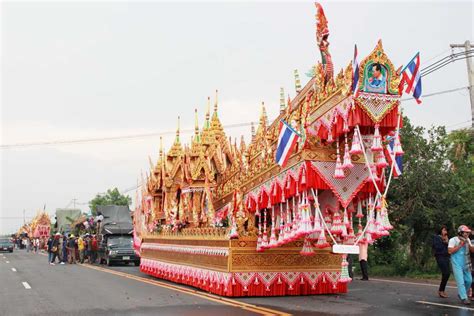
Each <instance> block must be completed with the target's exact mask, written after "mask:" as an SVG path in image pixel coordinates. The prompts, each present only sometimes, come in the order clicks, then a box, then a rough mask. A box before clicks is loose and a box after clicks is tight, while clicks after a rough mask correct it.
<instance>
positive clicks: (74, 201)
mask: <svg viewBox="0 0 474 316" xmlns="http://www.w3.org/2000/svg"><path fill="white" fill-rule="evenodd" d="M76 200H77V199H76V198H73V199H72V203H73V205H74V206H73V208H76Z"/></svg>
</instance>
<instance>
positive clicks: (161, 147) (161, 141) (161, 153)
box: [160, 136, 163, 159]
mask: <svg viewBox="0 0 474 316" xmlns="http://www.w3.org/2000/svg"><path fill="white" fill-rule="evenodd" d="M160 159H163V137H162V136H160Z"/></svg>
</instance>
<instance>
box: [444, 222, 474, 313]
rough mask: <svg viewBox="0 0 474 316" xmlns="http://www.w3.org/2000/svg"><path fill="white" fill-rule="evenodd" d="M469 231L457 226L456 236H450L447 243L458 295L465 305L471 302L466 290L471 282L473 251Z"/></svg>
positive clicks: (465, 227) (463, 226) (462, 226)
mask: <svg viewBox="0 0 474 316" xmlns="http://www.w3.org/2000/svg"><path fill="white" fill-rule="evenodd" d="M470 233H471V230H470V229H469V227H467V226H466V225H461V226H459V228H458V236H456V237H453V238H451V239H450V240H449V243H448V252H449V254H450V255H451V266H452V269H453V275H454V279H455V280H456V285H457V288H458V297H459V298H460V299H461V301H462V302H463V303H464V304H466V305H469V304H471V302H470V301H469V299H468V297H467V292H468V291H469V288H470V287H471V283H472V275H471V270H472V268H471V256H470V252H472V251H474V246H472V244H471V240H470V239H469V234H470Z"/></svg>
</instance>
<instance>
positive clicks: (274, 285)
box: [140, 237, 347, 297]
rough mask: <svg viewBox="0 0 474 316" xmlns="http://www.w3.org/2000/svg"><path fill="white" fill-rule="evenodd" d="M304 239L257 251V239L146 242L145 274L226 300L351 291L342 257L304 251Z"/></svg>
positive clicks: (321, 251)
mask: <svg viewBox="0 0 474 316" xmlns="http://www.w3.org/2000/svg"><path fill="white" fill-rule="evenodd" d="M302 245H303V242H302V241H295V242H292V243H289V244H287V245H285V246H282V247H279V248H275V249H267V250H265V251H264V252H257V251H256V240H252V239H248V240H245V239H237V240H201V239H170V238H156V237H155V238H153V237H152V238H146V239H144V240H143V243H142V245H141V256H142V260H141V264H140V270H141V271H142V272H143V273H146V274H149V275H152V276H154V277H157V278H161V279H165V280H169V281H172V282H175V283H180V284H186V285H189V286H193V287H196V288H199V289H202V290H204V291H207V292H211V293H214V294H217V295H221V296H228V297H242V296H287V295H315V294H335V293H346V292H347V283H345V282H340V281H339V279H340V275H341V272H340V271H341V256H340V255H335V254H332V253H330V252H329V251H327V250H315V254H314V255H312V256H302V255H301V254H300V253H299V252H300V250H301V247H302Z"/></svg>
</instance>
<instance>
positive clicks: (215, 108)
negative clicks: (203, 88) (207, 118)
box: [214, 90, 219, 116]
mask: <svg viewBox="0 0 474 316" xmlns="http://www.w3.org/2000/svg"><path fill="white" fill-rule="evenodd" d="M218 94H219V91H218V90H216V101H215V102H214V115H216V116H217V106H218Z"/></svg>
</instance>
